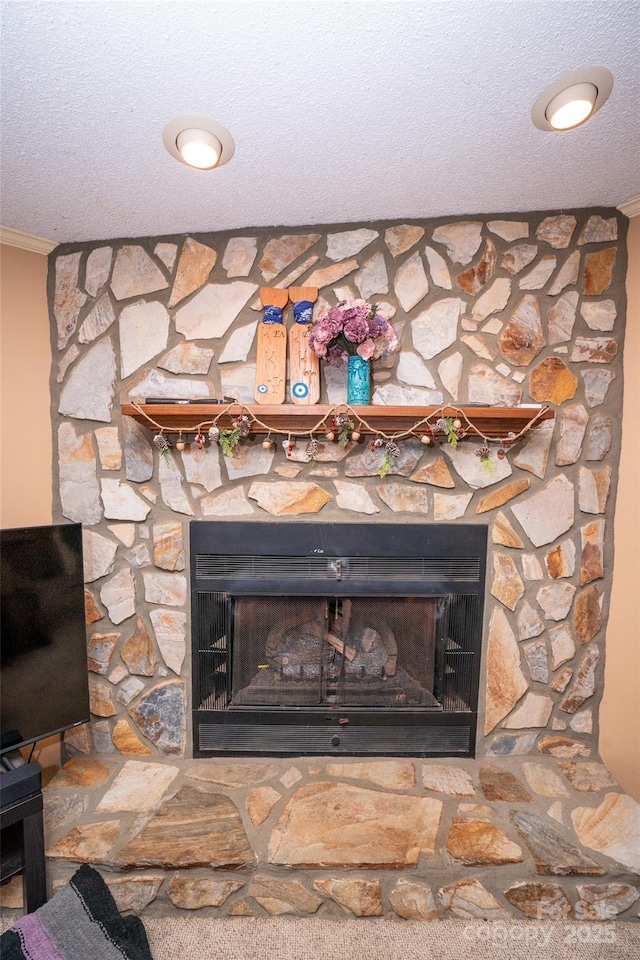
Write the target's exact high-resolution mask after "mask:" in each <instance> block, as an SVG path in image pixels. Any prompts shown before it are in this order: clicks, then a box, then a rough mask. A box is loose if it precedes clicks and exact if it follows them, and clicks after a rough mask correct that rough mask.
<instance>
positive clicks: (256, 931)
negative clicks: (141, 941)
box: [144, 917, 640, 960]
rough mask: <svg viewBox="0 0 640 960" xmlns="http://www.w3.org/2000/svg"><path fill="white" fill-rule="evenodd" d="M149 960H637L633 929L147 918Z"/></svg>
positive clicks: (638, 927) (637, 927)
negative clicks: (501, 959)
mask: <svg viewBox="0 0 640 960" xmlns="http://www.w3.org/2000/svg"><path fill="white" fill-rule="evenodd" d="M144 923H145V927H146V929H147V934H148V937H149V943H150V945H151V951H152V953H153V956H154V958H155V960H469V958H473V960H495V958H498V957H500V958H504V960H638V957H640V923H636V922H628V921H616V922H615V923H588V922H582V923H577V922H573V923H564V922H560V921H555V922H552V921H544V920H532V921H527V920H508V921H501V920H492V921H486V922H483V921H478V920H469V921H467V920H440V921H435V922H433V923H428V922H427V923H425V922H411V921H399V922H398V923H395V922H390V921H388V920H375V919H370V920H362V919H360V920H357V921H350V920H344V921H339V920H337V921H318V920H307V919H295V918H277V917H274V918H266V919H251V918H241V919H237V920H236V919H230V918H229V919H224V920H211V919H208V920H207V919H198V918H197V917H188V918H185V919H182V918H180V919H175V918H149V919H145V921H144Z"/></svg>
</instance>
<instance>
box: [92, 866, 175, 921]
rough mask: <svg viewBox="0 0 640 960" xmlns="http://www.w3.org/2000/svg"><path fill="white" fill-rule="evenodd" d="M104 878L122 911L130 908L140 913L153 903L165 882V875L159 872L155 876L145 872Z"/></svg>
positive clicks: (133, 911)
mask: <svg viewBox="0 0 640 960" xmlns="http://www.w3.org/2000/svg"><path fill="white" fill-rule="evenodd" d="M103 879H106V883H107V886H108V887H109V890H110V892H111V894H112V896H113V899H114V900H115V902H116V906H117V908H118V910H120V911H121V912H124V911H128V910H130V911H131V912H132V913H138V914H140V913H142V911H143V910H144V908H145V907H148V906H149V904H150V903H153V901H154V900H155V899H156V897H157V896H158V892H159V890H160V887H161V886H162V884H163V882H164V876H162V875H160V876H158V875H157V874H156V875H155V876H153V875H152V876H150V875H149V874H145V875H144V876H137V877H136V876H133V877H113V878H112V877H109V878H104V877H103Z"/></svg>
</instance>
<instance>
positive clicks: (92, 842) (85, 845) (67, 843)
mask: <svg viewBox="0 0 640 960" xmlns="http://www.w3.org/2000/svg"><path fill="white" fill-rule="evenodd" d="M119 836H120V820H103V821H102V822H101V823H88V824H85V825H83V826H79V827H74V828H73V830H70V831H69V833H66V834H65V835H64V836H63V837H61V838H60V839H59V840H58V842H57V843H54V844H53V846H51V847H48V848H47V850H46V851H45V853H46V856H47V857H50V858H51V859H52V860H75V861H77V862H79V863H104V862H105V860H106V859H107V857H108V856H109V854H110V853H111V850H112V849H113V846H114V844H115V843H116V841H117V840H118V838H119Z"/></svg>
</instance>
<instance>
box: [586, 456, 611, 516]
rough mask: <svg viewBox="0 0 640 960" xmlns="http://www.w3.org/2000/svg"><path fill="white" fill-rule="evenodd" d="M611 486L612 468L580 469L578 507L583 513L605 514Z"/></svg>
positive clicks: (606, 465) (605, 466)
mask: <svg viewBox="0 0 640 960" xmlns="http://www.w3.org/2000/svg"><path fill="white" fill-rule="evenodd" d="M610 485H611V467H610V466H609V465H608V464H605V465H604V466H603V467H599V468H597V469H595V470H590V469H589V468H588V467H580V470H579V473H578V505H579V507H580V509H581V510H582V512H583V513H604V511H605V510H606V506H607V499H608V497H609V488H610Z"/></svg>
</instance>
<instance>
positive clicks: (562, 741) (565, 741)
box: [538, 734, 591, 759]
mask: <svg viewBox="0 0 640 960" xmlns="http://www.w3.org/2000/svg"><path fill="white" fill-rule="evenodd" d="M538 750H539V751H540V753H549V754H551V756H552V757H558V758H561V759H565V758H571V757H588V756H589V754H590V753H591V747H590V746H589V744H588V743H585V742H584V740H573V739H572V738H571V737H562V736H560V735H559V734H558V735H550V736H548V737H542V738H541V739H540V740H539V741H538Z"/></svg>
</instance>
